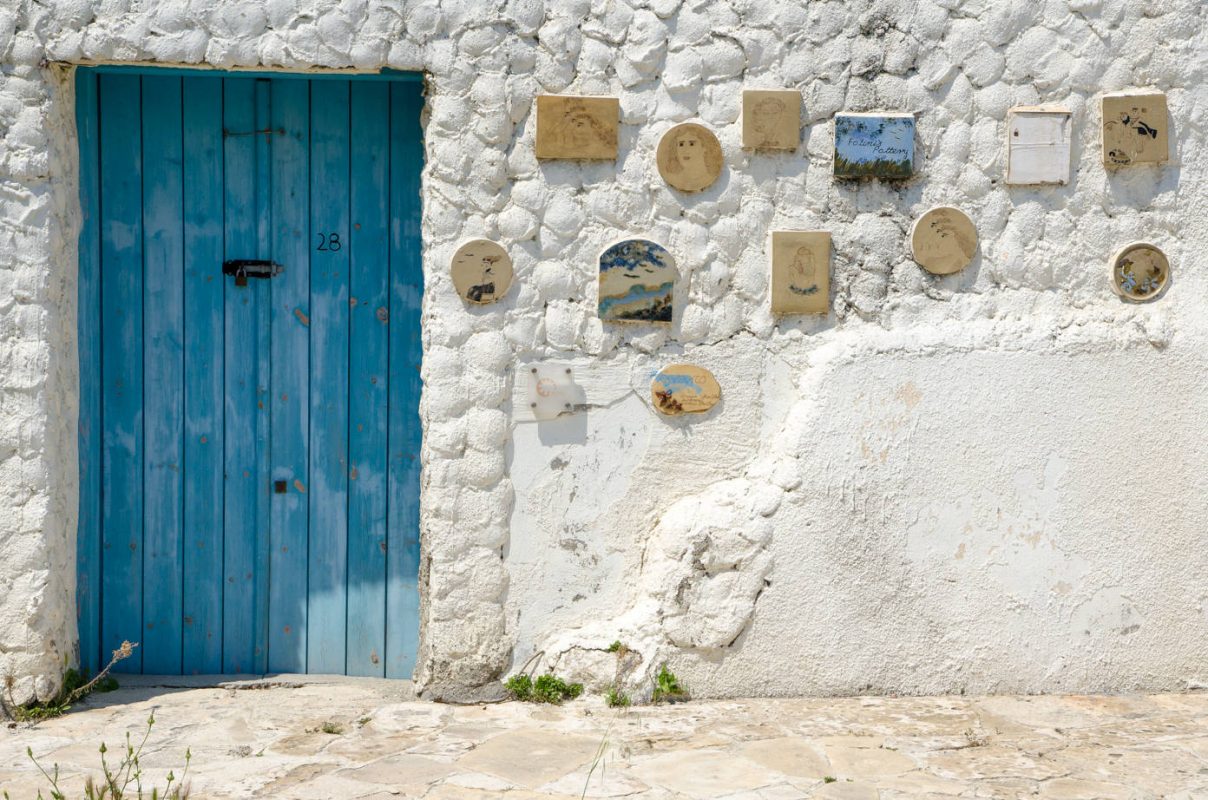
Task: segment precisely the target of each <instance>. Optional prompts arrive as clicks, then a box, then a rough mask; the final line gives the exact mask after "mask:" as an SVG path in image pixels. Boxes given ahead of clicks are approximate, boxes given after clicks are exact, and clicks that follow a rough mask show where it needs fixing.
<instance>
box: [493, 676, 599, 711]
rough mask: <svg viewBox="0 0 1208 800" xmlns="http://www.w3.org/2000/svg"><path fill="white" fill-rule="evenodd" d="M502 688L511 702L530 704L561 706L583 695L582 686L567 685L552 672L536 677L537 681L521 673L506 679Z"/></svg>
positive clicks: (578, 684)
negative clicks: (517, 701)
mask: <svg viewBox="0 0 1208 800" xmlns="http://www.w3.org/2000/svg"><path fill="white" fill-rule="evenodd" d="M504 686H506V687H507V690H508V693H509V694H511V696H512V699H513V700H520V701H522V702H530V703H552V704H553V705H561V704H562V703H563V701H565V700H574V699H575V698H576V697H578V696H579V695H581V694H583V684H581V683H567V682H566V681H564V680H562V679H561V678H559V677H557V676H556V675H554V674H553V673H552V672H550V673H546V674H545V675H538V676H537V680H533V679H532V677H531V676H529V675H527V674H526V673H523V672H522V673H520V674H518V675H513V676H512V677H510V678H508V679H507V682H506V683H505V684H504Z"/></svg>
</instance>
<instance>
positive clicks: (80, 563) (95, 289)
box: [76, 71, 101, 674]
mask: <svg viewBox="0 0 1208 800" xmlns="http://www.w3.org/2000/svg"><path fill="white" fill-rule="evenodd" d="M98 122H99V118H98V116H97V76H96V75H95V74H93V73H91V72H86V71H80V72H79V73H78V74H77V75H76V130H77V131H78V132H79V137H80V198H81V203H80V205H81V207H82V210H83V225H82V227H81V228H80V280H79V289H78V292H79V294H78V303H79V329H80V330H79V336H77V337H76V339H77V342H78V343H79V349H80V363H81V364H84V365H93V366H99V365H100V363H101V336H100V330H101V236H100V228H99V220H98V218H97V212H98V210H99V209H98V208H97V204H96V203H95V202H94V200H95V198H98V197H99V196H100V195H99V191H100V186H99V180H100V170H101V165H100V136H99V132H98V130H97V123H98ZM100 379H101V375H100V370H98V369H95V368H93V369H85V370H81V371H80V527H79V538H78V540H77V542H76V552H77V559H76V567H77V573H78V576H79V577H78V579H77V581H76V624H77V626H78V629H79V631H80V668H81V669H83V670H86V671H87V672H89V673H94V674H95V673H96V671H97V670H98V669H100V665H99V664H98V661H99V659H100V652H101V650H100V641H99V638H98V637H99V634H100V629H101V618H100V613H101V538H100V536H101V429H100V424H101V384H100Z"/></svg>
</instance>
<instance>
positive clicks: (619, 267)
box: [599, 239, 676, 325]
mask: <svg viewBox="0 0 1208 800" xmlns="http://www.w3.org/2000/svg"><path fill="white" fill-rule="evenodd" d="M675 279H676V272H675V261H674V259H672V258H671V254H670V253H668V252H667V248H665V247H663V246H662V245H661V244H659V243H657V242H652V241H650V240H648V239H624V240H622V241H619V242H617V243H616V244H614V245H612V246H611V247H609V248H608V249H607V250H605V251H604V252H603V253H601V254H600V299H599V313H600V319H602V320H603V321H605V322H653V323H656V324H659V325H670V324H671V316H672V310H673V307H672V301H673V299H674V296H675Z"/></svg>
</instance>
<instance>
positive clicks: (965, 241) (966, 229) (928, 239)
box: [910, 206, 977, 275]
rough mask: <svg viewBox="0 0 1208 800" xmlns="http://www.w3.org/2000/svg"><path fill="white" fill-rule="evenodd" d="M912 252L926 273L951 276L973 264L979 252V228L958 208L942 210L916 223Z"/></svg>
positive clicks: (938, 208) (926, 215)
mask: <svg viewBox="0 0 1208 800" xmlns="http://www.w3.org/2000/svg"><path fill="white" fill-rule="evenodd" d="M910 249H911V251H912V252H913V253H914V260H915V261H917V262H918V263H919V266H921V267H922V268H923V269H925V270H927V271H928V272H930V273H932V274H934V275H951V274H952V273H954V272H960V271H961V270H962V269H964V268H965V267H967V266H969V262H971V261H972V260H973V255H974V254H975V253H976V252H977V228H976V227H974V225H973V220H971V219H969V216H968V215H967V214H966V213H965V212H964V211H961V210H960V209H959V208H953V207H952V206H939V207H937V208H933V209H931V210H930V211H928V212H927V213H925V214H923V216H921V217H919V218H918V220H917V221H916V222H915V223H914V227H913V228H911V230H910Z"/></svg>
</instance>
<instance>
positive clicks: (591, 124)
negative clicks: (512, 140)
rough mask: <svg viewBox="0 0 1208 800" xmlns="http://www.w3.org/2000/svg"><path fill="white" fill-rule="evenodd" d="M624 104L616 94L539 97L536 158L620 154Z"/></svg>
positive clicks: (598, 157)
mask: <svg viewBox="0 0 1208 800" xmlns="http://www.w3.org/2000/svg"><path fill="white" fill-rule="evenodd" d="M620 117H621V104H620V101H619V100H618V99H617V98H615V97H577V96H571V95H552V94H543V95H538V96H537V146H536V154H537V158H571V159H605V160H615V159H616V157H617V127H618V125H619V122H620Z"/></svg>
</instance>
